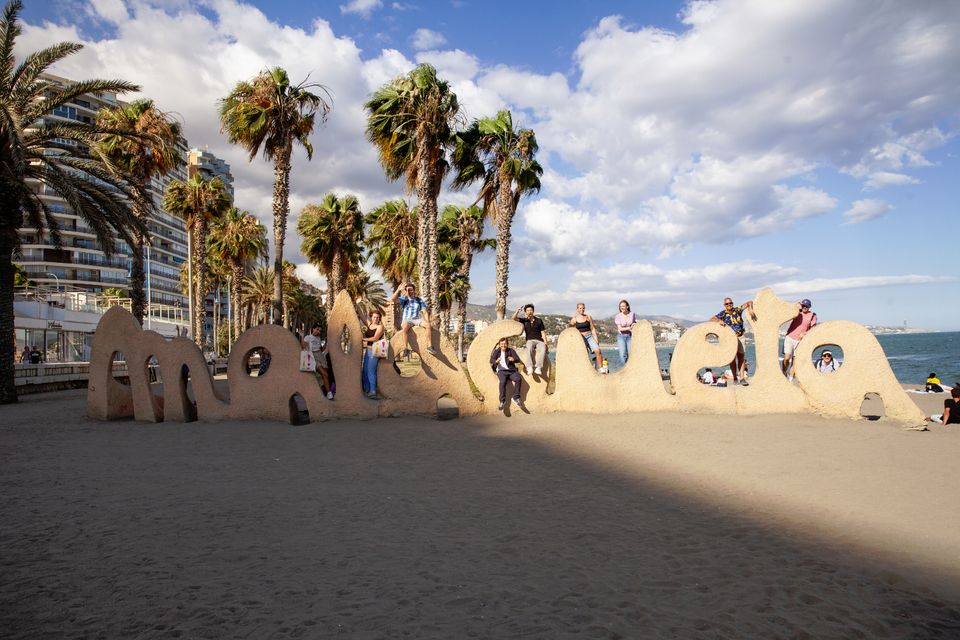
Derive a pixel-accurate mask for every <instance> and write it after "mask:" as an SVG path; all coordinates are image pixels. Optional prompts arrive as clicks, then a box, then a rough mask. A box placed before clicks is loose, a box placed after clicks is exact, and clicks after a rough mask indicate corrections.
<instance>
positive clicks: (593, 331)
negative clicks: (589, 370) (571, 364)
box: [570, 302, 603, 371]
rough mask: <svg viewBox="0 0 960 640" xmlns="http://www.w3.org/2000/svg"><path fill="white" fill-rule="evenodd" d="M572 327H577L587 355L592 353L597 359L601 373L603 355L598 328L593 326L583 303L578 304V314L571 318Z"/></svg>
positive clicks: (598, 369) (597, 365)
mask: <svg viewBox="0 0 960 640" xmlns="http://www.w3.org/2000/svg"><path fill="white" fill-rule="evenodd" d="M570 326H571V327H576V328H577V331H579V332H580V335H581V336H582V337H583V344H584V345H585V346H586V347H587V353H592V354H593V355H594V356H595V357H596V367H597V371H600V369H601V368H602V367H603V353H601V351H600V338H599V336H597V327H596V325H594V324H593V318H592V317H591V316H588V315H587V305H585V304H584V303H582V302H580V303H578V304H577V313H576V314H575V315H574V316H573V317H572V318H570Z"/></svg>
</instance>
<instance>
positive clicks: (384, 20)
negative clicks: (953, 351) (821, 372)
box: [21, 0, 960, 329]
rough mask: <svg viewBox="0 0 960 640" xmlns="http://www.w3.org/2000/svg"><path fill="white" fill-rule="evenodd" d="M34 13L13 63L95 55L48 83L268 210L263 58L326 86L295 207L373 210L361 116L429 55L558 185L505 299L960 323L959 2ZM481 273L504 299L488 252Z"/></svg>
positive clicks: (742, 0)
mask: <svg viewBox="0 0 960 640" xmlns="http://www.w3.org/2000/svg"><path fill="white" fill-rule="evenodd" d="M24 19H25V21H26V23H27V28H26V30H25V35H24V38H23V39H22V41H21V47H22V48H21V53H23V52H25V51H26V50H33V49H35V48H38V47H40V46H44V45H45V44H47V43H49V42H50V41H51V40H54V39H57V40H60V39H71V40H81V41H83V42H85V44H87V47H86V49H85V50H84V51H83V52H82V53H81V54H79V55H77V56H74V57H73V58H72V59H70V60H68V61H67V62H66V63H64V64H63V65H62V67H61V68H59V69H58V71H59V72H60V73H62V74H63V75H66V76H68V77H84V78H86V77H91V76H110V77H116V76H119V77H123V78H126V79H129V80H133V81H135V82H138V83H140V84H141V85H142V86H143V87H144V93H145V94H146V95H149V96H151V97H153V98H154V99H155V100H157V102H158V103H159V104H160V106H161V107H162V108H164V109H166V110H169V111H173V112H176V113H178V114H180V115H181V116H182V117H183V119H184V123H185V129H186V133H187V135H188V137H189V139H190V142H191V144H194V145H196V146H207V147H208V148H209V149H210V150H211V151H213V152H214V153H216V154H218V155H220V156H222V157H224V158H226V159H227V160H228V161H229V162H230V163H231V164H232V166H233V169H234V174H235V176H236V180H237V185H236V186H237V194H238V196H237V198H238V205H239V206H241V207H244V208H247V209H250V210H251V211H253V212H255V213H257V214H258V215H259V216H260V217H261V218H262V219H263V220H264V221H266V222H269V218H270V216H269V211H270V209H269V203H270V181H271V179H272V172H271V170H270V167H269V166H268V165H266V163H264V162H262V161H259V160H258V161H255V162H254V163H248V162H247V160H246V158H245V157H244V154H243V153H242V152H241V151H240V150H239V149H236V148H231V147H230V146H229V145H228V144H227V143H226V141H225V139H224V138H223V136H222V135H221V134H220V133H219V130H218V125H217V121H216V112H215V102H216V99H217V98H219V97H221V96H223V95H224V94H225V93H226V92H227V91H229V88H230V87H231V86H232V84H233V83H234V82H236V81H237V80H240V79H243V78H249V77H252V76H253V75H254V74H255V73H256V72H257V71H259V70H260V69H262V68H264V67H266V66H273V65H280V66H284V67H285V68H287V69H289V70H290V72H291V75H292V76H294V77H295V78H301V77H305V76H306V75H307V74H310V77H311V79H314V80H317V81H320V82H323V83H324V84H325V85H327V86H328V87H330V89H331V91H332V92H333V95H334V111H333V113H332V114H331V117H330V120H329V122H328V123H327V125H326V126H325V127H324V128H322V129H318V131H317V132H316V133H315V134H314V145H315V147H316V154H315V157H314V160H313V162H311V163H307V162H306V160H305V158H304V157H303V156H302V155H301V156H300V157H299V158H298V159H297V161H296V167H295V170H294V175H293V184H292V202H291V205H292V206H291V213H292V216H293V217H294V218H295V216H296V214H297V213H298V212H299V210H300V209H301V208H302V207H303V206H304V205H305V204H306V203H308V202H314V201H317V200H319V199H320V198H321V197H322V195H323V194H324V193H326V192H328V191H331V190H333V191H336V192H338V193H346V192H352V193H355V194H357V195H358V196H359V198H360V201H361V204H362V206H363V207H364V208H366V209H369V208H373V207H375V206H377V205H378V204H379V203H381V202H383V201H384V200H386V199H389V198H394V197H399V196H403V195H404V194H403V187H402V185H397V184H391V183H387V182H386V181H385V180H384V178H383V174H382V171H381V170H380V168H379V166H378V165H377V161H376V155H375V153H374V152H373V150H372V149H371V147H370V145H369V144H368V143H367V142H365V140H364V138H363V125H364V122H363V111H362V104H363V101H364V100H365V99H366V97H367V96H368V95H369V94H370V92H371V91H373V90H374V89H376V88H377V87H378V86H380V85H381V84H383V83H384V82H387V81H389V80H390V79H391V78H393V77H395V76H397V75H400V74H402V73H405V72H406V71H408V70H409V69H410V68H411V67H412V66H413V65H415V64H417V63H418V62H422V61H426V62H431V63H433V64H434V65H435V66H437V67H438V69H439V70H440V73H441V75H442V76H443V77H445V78H446V79H448V80H449V81H450V82H451V84H452V86H453V87H454V89H455V90H456V92H457V94H458V96H459V97H460V100H461V103H462V105H463V107H464V112H465V113H464V115H465V118H467V119H471V118H475V117H479V116H484V115H492V114H493V113H495V112H496V110H498V109H500V108H509V109H511V110H513V112H514V116H515V121H519V123H520V124H522V125H523V126H527V127H531V128H533V129H534V130H535V131H536V132H537V137H538V141H539V143H540V147H541V152H540V159H541V162H542V163H543V164H544V166H545V169H546V171H545V175H544V180H543V190H542V191H541V193H540V194H538V195H537V196H535V197H532V198H530V199H528V200H526V201H524V202H522V203H521V206H520V209H519V211H518V215H517V218H516V219H515V222H514V237H515V240H514V244H513V247H512V252H511V255H512V260H511V280H510V287H511V296H510V300H509V304H510V305H511V306H516V305H519V304H522V303H525V302H528V301H531V302H534V303H536V304H537V306H538V308H541V309H543V310H545V311H551V312H564V313H570V312H571V311H572V309H573V306H574V304H575V303H576V302H577V301H585V302H586V303H587V306H588V310H589V311H592V312H593V313H594V314H595V315H597V316H608V315H612V314H613V313H614V312H615V311H616V302H617V300H619V299H620V298H621V297H627V298H628V299H630V301H631V303H632V305H633V308H634V310H636V311H638V312H640V313H651V314H670V315H676V316H680V317H684V318H689V319H699V318H704V317H706V316H708V315H710V314H711V313H713V312H715V311H716V310H717V309H719V307H720V301H721V300H722V298H723V297H724V296H726V295H731V296H733V297H734V298H735V299H737V300H744V299H748V298H749V297H751V296H752V295H754V294H755V293H756V291H758V290H759V289H760V288H761V287H764V286H771V287H773V289H774V291H776V292H777V293H778V294H780V295H781V296H782V297H784V298H787V299H799V298H801V297H809V298H811V299H812V300H813V301H814V308H815V310H816V311H817V312H818V313H819V314H820V317H821V319H831V318H842V319H849V320H854V321H857V322H861V323H866V324H884V325H901V324H903V323H904V322H906V323H907V324H909V325H910V326H915V327H928V328H933V329H960V295H958V294H960V281H958V276H960V274H958V273H957V270H956V269H955V268H954V265H955V263H956V259H955V257H954V256H955V255H956V253H957V252H956V249H955V246H956V239H955V235H956V234H954V233H951V232H952V231H953V229H954V228H955V227H956V224H957V222H958V220H960V216H958V209H957V202H958V200H960V198H958V196H960V186H958V184H957V179H956V176H958V175H960V171H958V169H960V160H958V152H960V143H958V141H957V132H958V128H960V71H958V70H960V37H958V36H960V4H957V3H949V2H938V1H930V2H923V1H918V2H911V3H898V2H872V1H859V2H856V1H850V2H837V1H832V0H831V1H827V0H821V1H816V0H811V1H809V2H802V3H770V2H767V1H764V0H736V1H728V0H720V1H717V2H695V3H686V2H643V3H638V2H593V3H586V2H566V3H547V2H529V3H507V2H469V1H465V0H458V1H456V2H416V1H409V2H390V1H388V0H384V1H383V2H377V1H369V0H361V1H359V2H357V1H353V2H349V3H348V2H343V3H337V2H292V1H290V2H282V1H271V2H266V1H263V0H261V1H258V2H252V3H250V2H246V3H244V2H240V1H238V0H207V1H203V2H194V1H190V0H167V1H165V2H149V1H145V0H144V1H139V0H138V1H133V2H124V1H123V0H90V1H87V0H62V1H61V2H57V3H53V2H38V1H36V0H33V1H31V0H27V2H26V9H25V11H24ZM474 197H475V196H474V194H472V193H469V192H467V193H452V192H449V191H445V192H444V194H443V195H442V197H441V204H443V203H446V202H453V203H458V204H459V203H464V202H467V201H472V199H473V198H474ZM410 199H411V201H412V200H414V198H413V197H411V198H410ZM293 222H295V220H293V221H292V223H293ZM293 226H294V224H291V227H293ZM298 248H299V239H298V238H296V237H295V234H292V233H291V234H290V235H289V236H288V239H287V245H286V247H285V255H288V256H290V257H291V259H293V260H294V261H295V262H297V263H298V264H301V265H302V266H301V267H300V268H299V272H300V274H301V275H302V276H303V277H305V278H307V279H308V280H311V281H313V282H315V283H318V282H320V281H321V280H320V277H319V276H318V274H317V273H316V270H315V269H314V268H312V267H311V266H310V265H308V264H305V260H304V259H303V257H302V256H301V255H299V253H298ZM472 277H473V282H474V293H473V301H475V302H478V303H489V302H492V300H493V261H492V257H490V256H487V257H480V258H479V259H478V260H476V261H475V262H474V270H473V276H472Z"/></svg>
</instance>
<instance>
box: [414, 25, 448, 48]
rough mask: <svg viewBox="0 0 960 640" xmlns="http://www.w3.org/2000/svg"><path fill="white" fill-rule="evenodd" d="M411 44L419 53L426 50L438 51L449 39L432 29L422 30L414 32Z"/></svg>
mask: <svg viewBox="0 0 960 640" xmlns="http://www.w3.org/2000/svg"><path fill="white" fill-rule="evenodd" d="M410 43H411V44H412V45H413V48H414V49H417V50H418V51H423V50H425V49H436V48H437V47H441V46H443V45H445V44H447V39H446V38H445V37H444V36H443V34H442V33H438V32H436V31H433V30H431V29H426V28H420V29H417V30H416V31H414V32H413V35H412V36H410Z"/></svg>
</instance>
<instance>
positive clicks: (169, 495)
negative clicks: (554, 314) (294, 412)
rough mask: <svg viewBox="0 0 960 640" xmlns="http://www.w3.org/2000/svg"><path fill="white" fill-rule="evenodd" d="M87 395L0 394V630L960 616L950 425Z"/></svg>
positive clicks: (738, 633)
mask: <svg viewBox="0 0 960 640" xmlns="http://www.w3.org/2000/svg"><path fill="white" fill-rule="evenodd" d="M84 394H85V392H84V391H70V392H58V393H50V394H38V395H34V396H28V397H25V398H23V401H22V402H21V403H20V404H19V405H16V406H7V407H3V408H0V423H2V426H0V461H2V464H0V486H2V491H0V505H2V519H0V542H2V548H3V553H2V554H0V567H2V577H3V579H2V581H0V629H3V633H2V634H0V635H2V636H3V637H4V638H328V637H332V636H334V635H337V636H343V637H355V638H400V637H410V638H461V637H463V638H470V637H474V638H519V637H523V638H528V637H531V638H568V637H569V638H574V637H576V638H584V637H586V638H637V637H643V638H923V639H926V638H957V637H960V508H958V507H957V505H958V504H960V465H958V464H957V460H960V428H958V427H956V426H952V427H943V426H938V425H931V431H930V432H926V433H916V432H905V431H901V430H900V429H899V427H898V425H895V424H889V423H886V422H883V421H880V422H870V421H860V422H852V421H843V420H826V419H821V418H818V417H815V416H789V417H788V416H764V417H750V418H733V417H723V418H720V417H716V416H707V415H686V414H643V415H624V416H610V417H605V416H604V417H601V416H586V415H576V414H566V415H550V416H523V415H517V416H516V417H514V418H511V419H507V418H504V417H502V416H501V417H482V418H472V419H469V420H466V419H465V420H453V421H444V422H439V421H436V420H428V419H415V418H410V419H390V420H377V421H368V422H360V421H340V422H327V423H319V424H312V425H308V426H300V427H294V426H290V425H287V424H281V423H264V422H257V423H253V422H249V423H221V424H203V423H193V424H186V425H183V424H157V425H151V424H138V423H134V422H126V421H124V422H110V423H98V422H94V421H90V420H87V419H86V418H85V417H83V411H84ZM916 400H917V401H918V404H921V406H922V407H923V408H924V410H925V411H926V412H928V413H932V412H935V411H936V410H937V409H938V407H939V406H942V401H943V397H942V396H917V397H916Z"/></svg>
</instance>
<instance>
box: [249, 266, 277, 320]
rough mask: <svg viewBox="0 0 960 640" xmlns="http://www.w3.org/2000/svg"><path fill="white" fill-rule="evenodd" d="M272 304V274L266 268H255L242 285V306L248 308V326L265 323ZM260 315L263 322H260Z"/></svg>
mask: <svg viewBox="0 0 960 640" xmlns="http://www.w3.org/2000/svg"><path fill="white" fill-rule="evenodd" d="M272 303H273V273H272V272H271V271H270V270H269V269H268V268H266V267H257V268H256V269H254V271H253V273H252V274H250V276H249V277H248V278H246V279H245V282H244V284H243V305H244V306H245V307H249V310H250V325H257V324H263V323H265V322H267V321H268V320H269V319H270V314H269V313H267V310H268V309H269V308H270V305H271V304H272ZM261 314H262V315H263V322H260V316H261ZM250 325H248V326H250Z"/></svg>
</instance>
